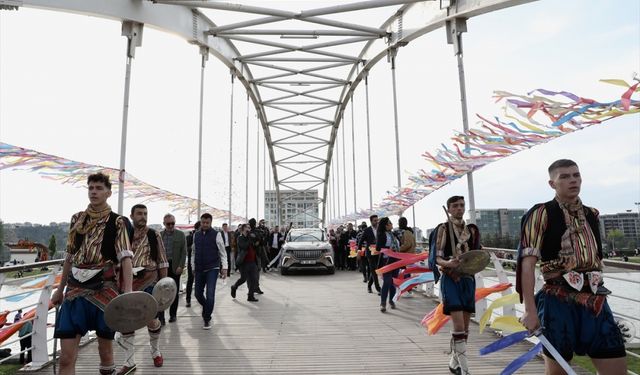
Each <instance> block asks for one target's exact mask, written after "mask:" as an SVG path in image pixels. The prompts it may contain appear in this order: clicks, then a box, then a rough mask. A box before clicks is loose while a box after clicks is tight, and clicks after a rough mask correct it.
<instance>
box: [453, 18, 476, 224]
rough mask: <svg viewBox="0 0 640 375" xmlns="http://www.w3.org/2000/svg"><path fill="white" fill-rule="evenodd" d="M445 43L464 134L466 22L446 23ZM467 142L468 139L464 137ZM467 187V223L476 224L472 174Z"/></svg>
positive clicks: (465, 116)
mask: <svg viewBox="0 0 640 375" xmlns="http://www.w3.org/2000/svg"><path fill="white" fill-rule="evenodd" d="M446 27H447V43H449V44H453V50H454V53H455V55H456V58H457V60H458V79H459V81H460V104H461V106H462V127H463V129H464V132H465V133H466V132H468V131H469V119H468V114H467V88H466V84H465V78H464V60H463V53H462V33H463V32H466V31H467V20H466V19H465V18H455V19H453V20H450V21H447V23H446ZM465 140H466V141H468V138H466V137H465ZM465 152H470V150H469V144H468V143H467V144H466V146H465ZM467 186H468V189H469V222H470V223H474V224H475V222H476V199H475V193H474V189H473V173H472V172H469V173H467Z"/></svg>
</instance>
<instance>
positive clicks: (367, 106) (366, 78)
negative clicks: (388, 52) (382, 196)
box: [364, 70, 373, 210]
mask: <svg viewBox="0 0 640 375" xmlns="http://www.w3.org/2000/svg"><path fill="white" fill-rule="evenodd" d="M364 89H365V101H366V109H367V161H368V165H369V209H370V210H371V209H373V192H372V188H371V187H372V184H371V134H370V133H371V131H370V126H369V71H368V70H366V71H364Z"/></svg>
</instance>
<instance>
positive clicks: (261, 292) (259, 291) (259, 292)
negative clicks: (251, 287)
mask: <svg viewBox="0 0 640 375" xmlns="http://www.w3.org/2000/svg"><path fill="white" fill-rule="evenodd" d="M256 293H258V294H264V292H263V291H262V289H259V288H258V290H256Z"/></svg>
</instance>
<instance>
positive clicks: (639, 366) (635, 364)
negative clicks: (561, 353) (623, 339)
mask: <svg viewBox="0 0 640 375" xmlns="http://www.w3.org/2000/svg"><path fill="white" fill-rule="evenodd" d="M630 351H632V352H634V353H636V354H640V349H630ZM571 362H572V364H576V365H578V366H580V367H582V368H583V369H585V370H588V371H589V372H591V373H592V374H595V373H596V368H595V367H593V364H592V363H591V359H590V358H589V357H584V356H574V357H573V361H571ZM627 366H628V369H629V370H631V371H633V372H635V373H636V374H638V373H640V359H638V358H635V357H632V356H630V355H627Z"/></svg>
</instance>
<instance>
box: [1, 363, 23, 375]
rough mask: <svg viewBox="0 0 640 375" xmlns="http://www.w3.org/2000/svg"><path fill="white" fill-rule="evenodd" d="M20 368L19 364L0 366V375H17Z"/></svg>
mask: <svg viewBox="0 0 640 375" xmlns="http://www.w3.org/2000/svg"><path fill="white" fill-rule="evenodd" d="M21 368H22V365H19V364H8V365H7V364H1V365H0V375H12V374H17V373H18V370H20V369H21Z"/></svg>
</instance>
